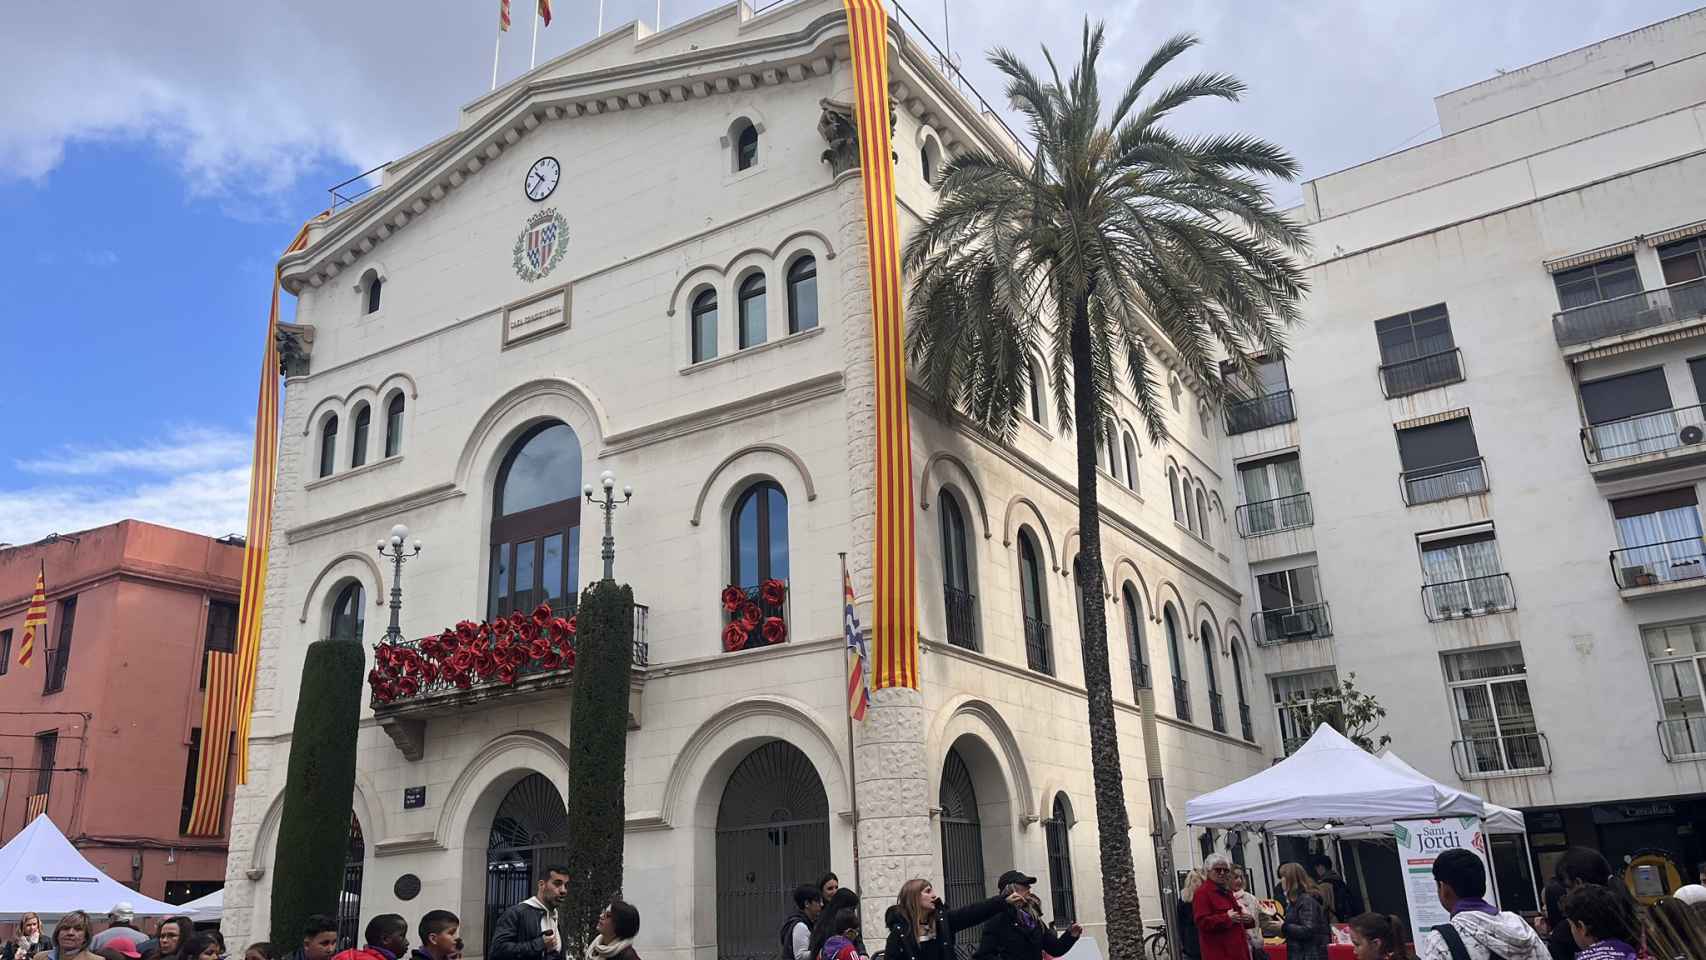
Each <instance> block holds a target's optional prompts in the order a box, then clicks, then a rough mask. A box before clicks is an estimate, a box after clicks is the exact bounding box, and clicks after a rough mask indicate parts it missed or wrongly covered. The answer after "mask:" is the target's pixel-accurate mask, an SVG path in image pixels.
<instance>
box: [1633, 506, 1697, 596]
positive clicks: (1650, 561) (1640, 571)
mask: <svg viewBox="0 0 1706 960" xmlns="http://www.w3.org/2000/svg"><path fill="white" fill-rule="evenodd" d="M1611 516H1612V520H1613V522H1614V523H1616V525H1617V547H1618V549H1616V550H1613V551H1612V553H1611V566H1612V572H1613V573H1614V574H1615V575H1616V577H1617V585H1618V586H1619V587H1622V588H1623V589H1625V590H1628V589H1632V588H1635V587H1651V586H1656V585H1658V584H1661V583H1676V582H1680V581H1685V580H1698V579H1700V578H1701V577H1703V576H1706V550H1703V549H1702V541H1701V524H1700V505H1699V501H1698V498H1697V497H1696V494H1695V492H1694V487H1692V486H1687V487H1677V488H1675V489H1671V490H1659V491H1656V492H1654V493H1647V494H1642V495H1641V496H1638V497H1622V498H1619V499H1616V500H1613V501H1611Z"/></svg>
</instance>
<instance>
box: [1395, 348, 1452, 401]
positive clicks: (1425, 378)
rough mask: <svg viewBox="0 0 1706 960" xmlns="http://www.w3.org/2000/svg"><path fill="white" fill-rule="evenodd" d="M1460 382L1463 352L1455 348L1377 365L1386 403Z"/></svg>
mask: <svg viewBox="0 0 1706 960" xmlns="http://www.w3.org/2000/svg"><path fill="white" fill-rule="evenodd" d="M1462 379H1463V351H1462V350H1461V349H1459V348H1457V347H1452V348H1451V349H1450V350H1442V351H1440V352H1439V353H1430V354H1428V355H1427V356H1425V357H1414V358H1411V359H1409V360H1395V361H1393V362H1391V363H1383V364H1381V365H1380V389H1381V391H1382V392H1384V393H1385V394H1386V398H1387V399H1388V400H1390V399H1392V398H1393V397H1404V396H1409V395H1410V394H1412V393H1420V392H1422V391H1423V390H1431V389H1433V388H1434V387H1443V386H1445V385H1446V384H1448V383H1458V382H1460V381H1462Z"/></svg>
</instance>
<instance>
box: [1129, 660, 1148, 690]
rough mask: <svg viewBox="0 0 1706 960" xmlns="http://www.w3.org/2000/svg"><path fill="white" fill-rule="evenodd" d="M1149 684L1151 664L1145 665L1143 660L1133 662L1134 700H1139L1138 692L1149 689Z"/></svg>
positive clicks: (1132, 683) (1132, 685) (1132, 684)
mask: <svg viewBox="0 0 1706 960" xmlns="http://www.w3.org/2000/svg"><path fill="white" fill-rule="evenodd" d="M1149 683H1150V678H1149V664H1147V663H1144V662H1143V661H1142V660H1133V661H1132V662H1131V688H1132V693H1133V697H1132V699H1133V700H1135V699H1137V697H1136V696H1135V694H1136V692H1137V691H1139V690H1147V689H1149Z"/></svg>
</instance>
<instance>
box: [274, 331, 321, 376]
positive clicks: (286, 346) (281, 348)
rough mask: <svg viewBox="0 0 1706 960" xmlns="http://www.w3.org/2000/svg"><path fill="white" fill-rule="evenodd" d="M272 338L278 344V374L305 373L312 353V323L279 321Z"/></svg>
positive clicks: (295, 374)
mask: <svg viewBox="0 0 1706 960" xmlns="http://www.w3.org/2000/svg"><path fill="white" fill-rule="evenodd" d="M273 338H274V342H275V343H277V344H278V372H279V374H280V375H281V376H286V377H300V376H304V375H306V374H307V373H308V359H309V357H310V356H311V355H312V354H313V353H314V325H313V324H311V323H281V324H279V325H278V328H277V330H276V332H275V333H274V334H273Z"/></svg>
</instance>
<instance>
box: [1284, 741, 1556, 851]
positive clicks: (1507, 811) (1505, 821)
mask: <svg viewBox="0 0 1706 960" xmlns="http://www.w3.org/2000/svg"><path fill="white" fill-rule="evenodd" d="M1377 759H1378V760H1380V762H1381V763H1384V764H1386V765H1387V766H1389V767H1392V768H1393V769H1394V770H1398V771H1400V772H1402V773H1407V774H1410V775H1411V776H1415V777H1420V778H1422V779H1423V780H1427V781H1429V782H1430V783H1432V784H1434V785H1435V786H1436V787H1438V788H1439V789H1440V790H1442V791H1445V792H1448V793H1463V791H1462V790H1459V789H1457V788H1456V787H1452V786H1447V785H1446V784H1443V783H1440V782H1439V781H1438V780H1434V779H1433V778H1431V777H1429V776H1428V775H1427V774H1425V773H1422V772H1421V771H1420V770H1417V769H1416V768H1415V767H1412V766H1410V765H1409V764H1408V763H1406V762H1404V758H1403V757H1400V756H1398V755H1397V754H1396V753H1393V752H1392V751H1390V750H1388V751H1387V752H1385V753H1383V754H1381V755H1380V756H1379V757H1378V758H1377ZM1467 796H1473V794H1467ZM1480 816H1481V820H1482V822H1483V824H1484V828H1485V829H1486V831H1487V832H1488V833H1506V834H1519V833H1527V832H1528V825H1527V824H1526V823H1525V822H1524V821H1523V818H1522V812H1521V811H1520V810H1512V809H1511V808H1510V807H1501V806H1499V805H1498V804H1496V803H1491V802H1487V801H1483V802H1482V805H1481V814H1480ZM1272 832H1273V833H1277V834H1280V835H1281V836H1299V835H1306V834H1319V833H1325V834H1331V835H1332V836H1335V837H1338V838H1339V839H1341V840H1378V839H1391V837H1392V824H1391V823H1375V824H1357V825H1347V826H1338V825H1335V826H1334V827H1332V828H1331V829H1326V828H1301V827H1300V828H1295V829H1284V830H1274V831H1272Z"/></svg>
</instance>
